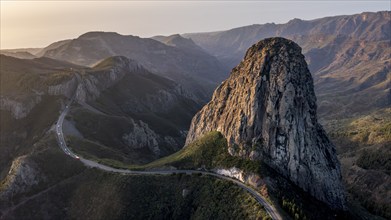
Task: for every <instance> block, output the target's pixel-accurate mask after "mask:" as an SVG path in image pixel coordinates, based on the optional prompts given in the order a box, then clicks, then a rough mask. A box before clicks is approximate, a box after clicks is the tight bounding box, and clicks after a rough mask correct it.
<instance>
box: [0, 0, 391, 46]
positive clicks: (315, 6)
mask: <svg viewBox="0 0 391 220" xmlns="http://www.w3.org/2000/svg"><path fill="white" fill-rule="evenodd" d="M0 6H1V42H0V48H2V49H4V48H22V47H44V46H47V45H48V44H50V43H52V42H55V41H59V40H63V39H69V38H76V37H78V36H79V35H81V34H83V33H85V32H88V31H93V30H97V31H115V32H118V33H120V34H132V35H138V36H142V37H150V36H154V35H159V34H162V35H168V34H174V33H186V32H205V31H216V30H225V29H230V28H234V27H238V26H244V25H250V24H262V23H267V22H275V23H285V22H287V21H289V20H290V19H293V18H301V19H306V20H308V19H314V18H320V17H325V16H333V15H343V14H355V13H361V12H364V11H384V10H391V8H390V7H391V6H390V1H389V0H381V1H338V0H334V1H319V0H317V1H292V0H291V1H125V0H122V1H75V0H73V1H72V0H68V1H31V0H29V1H18V0H12V1H7V0H1V3H0Z"/></svg>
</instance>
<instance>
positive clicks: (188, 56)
mask: <svg viewBox="0 0 391 220" xmlns="http://www.w3.org/2000/svg"><path fill="white" fill-rule="evenodd" d="M53 45H54V44H53ZM53 45H51V46H49V47H48V48H45V49H44V51H45V52H44V54H43V56H45V57H50V58H54V59H59V60H65V61H68V62H72V63H76V64H80V65H86V66H93V65H95V64H97V63H98V62H100V61H101V60H103V59H106V58H108V57H111V56H125V57H127V58H130V59H133V60H136V61H137V62H139V63H140V64H141V65H143V66H144V67H145V68H146V69H148V70H149V71H151V72H153V73H155V74H159V75H161V76H164V77H167V78H169V79H172V80H174V81H176V82H178V83H180V84H182V85H183V86H184V87H185V88H186V89H188V90H190V91H192V92H193V93H194V94H196V95H197V97H199V98H201V99H203V100H206V99H208V98H209V96H210V94H211V91H212V90H213V89H214V87H215V86H216V85H217V84H218V83H220V82H221V81H222V80H223V79H224V78H225V72H226V71H225V70H226V69H225V68H224V67H223V66H222V65H221V64H220V63H219V61H218V60H217V59H216V58H215V57H213V56H211V55H209V54H208V53H206V52H205V51H203V50H199V51H198V52H197V53H194V52H192V51H193V50H192V49H190V50H189V48H184V47H174V46H171V45H166V44H164V43H161V42H159V41H156V40H153V39H148V38H139V37H136V36H131V35H129V36H125V35H120V34H117V33H111V32H88V33H85V34H83V35H81V36H80V37H78V38H76V39H73V40H69V41H64V42H59V43H57V44H56V45H54V46H53ZM194 46H196V45H194Z"/></svg>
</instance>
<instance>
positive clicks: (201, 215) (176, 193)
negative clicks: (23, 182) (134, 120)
mask: <svg viewBox="0 0 391 220" xmlns="http://www.w3.org/2000/svg"><path fill="white" fill-rule="evenodd" d="M43 208H45V209H47V208H49V209H50V210H51V212H50V216H51V217H53V216H61V217H62V218H64V217H66V218H70V219H94V220H95V219H262V218H263V217H265V216H267V214H266V212H265V210H264V209H263V208H262V207H261V206H260V205H259V203H258V202H256V200H255V199H254V198H253V197H251V196H250V194H248V193H246V192H245V191H244V190H242V189H241V188H239V187H237V186H236V185H235V184H233V183H230V182H227V181H222V180H219V179H215V178H212V177H207V176H194V175H171V176H130V175H118V174H112V173H106V172H102V171H99V170H94V169H92V170H86V171H84V172H83V175H78V176H75V177H73V178H71V179H68V180H67V181H64V182H63V183H61V184H58V185H57V186H56V187H54V188H52V189H50V190H49V191H48V192H46V193H44V194H42V195H40V196H37V197H36V198H34V199H32V200H30V201H29V202H27V203H25V204H23V205H21V206H19V207H18V208H17V209H16V210H15V211H14V212H13V213H12V214H13V216H14V217H15V219H19V218H23V216H29V217H31V218H33V219H41V218H42V217H43V215H44V213H46V212H37V211H36V210H40V209H43ZM64 210H66V211H64Z"/></svg>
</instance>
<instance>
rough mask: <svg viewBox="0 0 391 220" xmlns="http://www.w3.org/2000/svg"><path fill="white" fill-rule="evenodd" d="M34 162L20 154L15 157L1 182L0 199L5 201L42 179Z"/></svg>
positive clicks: (25, 190)
mask: <svg viewBox="0 0 391 220" xmlns="http://www.w3.org/2000/svg"><path fill="white" fill-rule="evenodd" d="M43 178H44V177H43V176H42V175H41V174H40V173H39V170H38V167H37V166H36V164H34V163H33V162H31V161H30V160H28V159H27V157H25V156H22V157H18V158H16V159H15V160H14V161H13V162H12V165H11V168H10V170H9V172H8V175H7V177H6V178H5V179H4V180H3V182H2V187H1V188H2V189H1V191H0V200H3V201H7V200H9V199H10V198H12V197H14V196H15V195H16V194H20V193H24V192H27V191H28V190H30V189H31V187H33V186H34V185H37V184H39V182H40V181H42V180H43Z"/></svg>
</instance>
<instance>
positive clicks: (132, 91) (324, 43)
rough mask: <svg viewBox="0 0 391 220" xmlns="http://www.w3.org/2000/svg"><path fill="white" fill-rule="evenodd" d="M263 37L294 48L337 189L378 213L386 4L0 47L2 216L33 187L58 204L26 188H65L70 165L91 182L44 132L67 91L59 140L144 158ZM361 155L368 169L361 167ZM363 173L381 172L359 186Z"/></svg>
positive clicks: (390, 26)
mask: <svg viewBox="0 0 391 220" xmlns="http://www.w3.org/2000/svg"><path fill="white" fill-rule="evenodd" d="M275 36H281V37H285V38H288V39H291V40H293V41H295V42H296V43H297V44H298V45H299V46H300V47H301V48H302V53H303V54H304V55H305V59H306V61H307V63H308V67H309V69H310V71H311V73H312V76H313V79H314V89H315V93H316V96H317V97H316V98H317V102H316V103H317V109H318V115H319V116H320V121H321V123H323V124H324V125H326V126H325V128H326V132H328V133H329V134H332V136H331V137H332V138H331V139H332V141H333V142H334V143H336V147H337V148H336V149H337V153H338V154H339V159H340V160H341V164H342V175H343V178H344V179H343V180H344V182H345V186H346V187H347V188H348V189H349V193H351V194H352V195H353V196H354V198H356V199H357V198H358V200H360V202H361V203H362V204H363V205H365V207H366V208H367V209H369V210H370V211H371V212H372V213H375V214H379V215H383V216H384V217H386V218H390V216H389V211H388V210H390V206H389V204H390V203H389V199H388V198H382V197H381V195H384V189H385V188H387V187H389V186H390V184H391V181H390V176H389V172H390V169H389V167H390V166H389V162H387V159H388V158H389V157H388V156H387V152H389V150H388V148H387V146H390V145H389V143H390V137H391V136H390V131H391V130H390V128H391V127H390V124H389V122H390V118H391V114H390V113H391V111H390V107H391V12H389V11H386V12H377V13H369V12H368V13H362V14H357V15H349V16H336V17H327V18H320V19H316V20H310V21H304V20H300V19H293V20H291V21H289V22H288V23H286V24H274V23H269V24H262V25H251V26H245V27H239V28H235V29H231V30H227V31H219V32H210V33H189V34H183V35H178V34H176V35H171V36H155V37H152V38H139V37H136V36H131V35H128V36H125V35H120V34H117V33H111V32H88V33H85V34H83V35H81V36H79V37H78V38H76V39H67V40H64V41H59V42H55V43H53V44H51V45H49V46H47V47H45V48H28V49H15V50H1V51H0V53H1V55H0V59H1V66H0V78H1V81H0V83H1V87H0V92H1V93H0V94H1V95H0V104H1V105H0V107H1V108H0V117H1V118H0V119H1V123H0V126H1V127H0V128H1V130H0V143H1V145H0V180H2V181H3V180H4V181H3V182H2V184H1V185H0V206H1V207H12V209H8V211H9V210H11V211H10V213H11V216H12V213H13V212H12V210H15V211H14V213H16V214H17V213H22V212H18V211H20V210H23V211H26V210H30V209H29V208H23V207H29V206H24V205H23V204H22V205H21V207H22V208H20V209H18V207H14V206H13V205H12V203H13V204H20V203H19V202H22V203H23V202H24V201H26V200H24V198H25V196H26V195H28V196H30V195H33V196H32V197H34V196H36V198H38V199H42V200H45V199H49V200H51V199H53V202H49V203H50V204H51V205H50V206H51V207H54V208H55V209H56V210H57V211H58V213H62V211H61V210H62V208H63V207H56V204H57V202H58V201H57V200H56V199H58V198H61V199H62V198H68V199H69V197H70V196H69V195H62V194H61V195H60V196H59V197H56V196H53V195H46V194H42V195H40V194H35V193H36V192H37V190H38V191H39V190H41V191H45V190H47V191H48V192H52V191H51V188H50V187H51V186H52V185H53V184H57V183H58V184H59V185H60V186H61V187H65V185H66V184H62V182H63V181H64V182H66V180H67V178H75V179H73V180H72V182H73V183H74V184H76V185H77V183H79V182H80V181H79V180H78V179H77V178H79V177H78V175H79V174H80V172H86V173H89V175H90V176H89V177H85V179H84V181H85V182H88V181H91V180H93V181H92V182H94V181H95V180H94V178H95V177H96V176H97V173H94V172H95V171H83V170H84V168H81V167H78V166H77V163H75V162H73V161H71V159H69V158H65V157H64V155H63V154H62V153H61V152H60V151H59V149H57V148H56V141H55V139H54V137H52V135H51V133H50V132H51V127H52V126H53V125H54V123H55V122H56V120H57V117H58V115H59V112H60V110H61V109H62V108H64V104H65V102H66V101H67V100H69V98H70V97H72V96H73V95H74V94H75V92H76V102H77V104H75V105H73V106H72V108H71V111H70V113H69V115H68V117H67V118H66V120H65V122H64V133H65V134H66V135H67V136H68V138H67V141H68V142H69V146H70V147H72V148H73V149H74V150H75V151H76V152H78V153H81V154H83V156H85V157H88V158H92V159H96V160H99V161H100V162H102V161H103V162H110V163H111V164H117V163H120V162H121V163H125V164H140V163H147V162H150V161H152V160H155V159H157V158H160V157H163V156H165V155H168V154H171V153H173V152H175V151H177V150H179V149H180V148H181V147H182V146H183V145H184V142H185V137H186V135H187V130H188V129H189V126H190V120H191V118H192V117H193V116H194V114H195V113H196V112H197V111H198V110H199V109H200V108H201V107H202V105H203V104H205V103H206V102H207V101H209V99H210V97H211V95H212V92H213V91H214V89H215V88H216V87H217V86H218V85H220V84H221V82H222V81H223V80H225V79H226V78H228V73H229V72H230V71H229V69H231V68H233V67H234V66H236V65H237V64H238V63H240V61H241V60H242V58H243V57H244V55H245V52H246V51H247V49H248V48H249V47H251V45H253V44H255V43H256V42H258V41H260V40H262V39H264V38H267V37H275ZM233 83H234V84H235V82H233ZM239 84H240V83H239V82H238V83H237V84H235V85H237V86H239ZM245 89H246V88H243V92H245V91H246V90H245ZM228 90H229V89H227V91H228ZM227 96H229V94H228V95H227ZM227 98H229V97H227ZM314 98H315V97H314ZM232 103H235V100H232ZM242 104H249V103H242ZM233 105H234V104H233ZM205 118H208V116H205ZM222 120H223V119H222ZM224 120H225V119H224ZM205 121H206V122H208V123H209V121H208V120H205ZM225 121H226V120H225ZM367 125H370V127H368V128H367V127H366V126H367ZM230 126H231V125H230V124H227V125H226V127H227V128H230ZM364 128H365V129H364ZM369 140H370V141H369ZM378 150H379V152H383V153H382V154H381V155H379V153H376V152H377V151H378ZM387 150H388V151H387ZM384 152H385V153H384ZM60 159H61V160H62V161H64V164H59V163H58V160H60ZM356 161H358V162H356ZM359 161H361V162H360V163H359ZM368 161H369V162H368ZM373 161H375V162H376V166H375V167H371V166H368V164H371V162H373ZM379 161H380V162H379ZM388 161H389V160H388ZM375 162H374V163H375ZM360 164H361V165H360ZM52 167H53V169H52V170H50V169H51V168H52ZM379 167H380V168H379ZM55 168H56V169H61V170H63V169H65V171H64V173H59V172H58V170H56V169H55ZM11 171H12V172H11ZM91 172H92V173H91ZM375 174H376V175H377V176H382V178H383V179H382V180H384V181H377V183H378V184H372V185H370V184H369V185H368V184H366V183H367V182H368V181H372V180H371V179H372V178H373V177H374V176H376V175H375ZM98 176H99V175H98ZM356 176H359V177H360V179H357V178H355V177H356ZM22 177H23V178H22ZM89 178H90V179H89ZM118 184H120V183H118ZM121 184H122V182H121ZM124 184H125V183H124ZM60 186H59V187H60ZM41 191H39V192H41ZM68 191H69V192H70V194H72V193H75V191H73V190H72V189H70V188H69V189H68ZM371 193H372V194H373V195H372V196H368V195H370V194H371ZM386 193H388V194H387V195H389V191H387V192H386ZM386 197H387V196H386ZM29 198H30V197H29ZM126 199H128V198H125V199H124V201H126ZM387 199H388V200H387ZM69 200H70V199H69ZM32 201H35V200H34V198H32ZM26 204H27V205H29V203H26ZM36 204H38V203H36ZM287 204H288V203H287ZM289 204H290V201H289ZM31 207H33V206H31ZM64 207H66V205H65V206H64ZM31 210H35V209H33V208H31ZM59 210H60V211H59ZM360 210H361V209H360ZM1 211H3V210H0V215H1V214H2V213H1ZM26 212H28V211H26ZM23 213H24V212H23ZM37 213H38V214H37V216H40V215H39V213H40V212H37ZM363 213H367V212H365V211H364V212H363ZM16 214H15V216H16ZM387 214H388V215H387ZM357 215H361V212H360V214H357ZM363 216H364V214H363ZM368 216H371V215H368ZM368 216H367V215H366V214H365V216H364V217H363V218H367V219H368V218H370V217H368ZM0 218H1V216H0ZM37 218H39V217H37Z"/></svg>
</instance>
